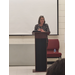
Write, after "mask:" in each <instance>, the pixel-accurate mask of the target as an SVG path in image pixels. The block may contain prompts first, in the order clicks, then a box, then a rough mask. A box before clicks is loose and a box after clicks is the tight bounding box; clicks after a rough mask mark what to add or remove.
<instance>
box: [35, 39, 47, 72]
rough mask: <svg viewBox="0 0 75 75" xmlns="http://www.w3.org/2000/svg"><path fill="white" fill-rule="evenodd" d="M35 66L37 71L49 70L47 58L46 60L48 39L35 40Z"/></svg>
mask: <svg viewBox="0 0 75 75" xmlns="http://www.w3.org/2000/svg"><path fill="white" fill-rule="evenodd" d="M35 49H36V50H35V55H36V59H35V61H36V62H35V64H36V71H46V69H47V58H46V54H47V53H46V38H42V39H39V38H36V39H35Z"/></svg>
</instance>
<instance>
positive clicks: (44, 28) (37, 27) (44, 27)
mask: <svg viewBox="0 0 75 75" xmlns="http://www.w3.org/2000/svg"><path fill="white" fill-rule="evenodd" d="M39 28H41V29H43V30H44V31H46V32H50V30H49V26H48V24H43V26H40V25H39V24H36V25H35V29H34V30H38V29H39Z"/></svg>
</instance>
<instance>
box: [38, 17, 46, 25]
mask: <svg viewBox="0 0 75 75" xmlns="http://www.w3.org/2000/svg"><path fill="white" fill-rule="evenodd" d="M38 24H45V18H44V16H40V17H39V20H38Z"/></svg>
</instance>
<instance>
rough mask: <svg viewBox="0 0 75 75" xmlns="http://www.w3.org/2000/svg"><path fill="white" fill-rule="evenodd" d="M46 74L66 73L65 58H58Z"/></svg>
mask: <svg viewBox="0 0 75 75" xmlns="http://www.w3.org/2000/svg"><path fill="white" fill-rule="evenodd" d="M46 75H65V59H64V58H63V59H61V60H57V61H56V62H55V63H53V64H52V66H50V67H49V68H48V69H47V73H46Z"/></svg>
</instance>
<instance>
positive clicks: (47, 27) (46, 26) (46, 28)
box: [34, 24, 50, 43]
mask: <svg viewBox="0 0 75 75" xmlns="http://www.w3.org/2000/svg"><path fill="white" fill-rule="evenodd" d="M39 28H41V29H43V30H44V31H46V32H50V29H49V26H48V24H43V26H39V24H36V25H35V28H34V30H35V31H38V29H39ZM47 43H48V37H47Z"/></svg>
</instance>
